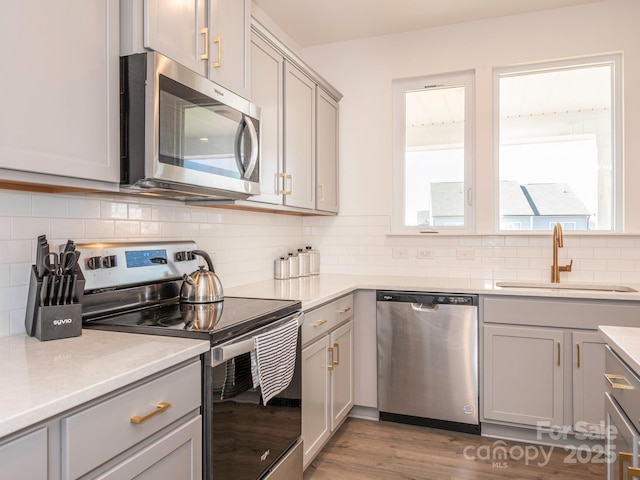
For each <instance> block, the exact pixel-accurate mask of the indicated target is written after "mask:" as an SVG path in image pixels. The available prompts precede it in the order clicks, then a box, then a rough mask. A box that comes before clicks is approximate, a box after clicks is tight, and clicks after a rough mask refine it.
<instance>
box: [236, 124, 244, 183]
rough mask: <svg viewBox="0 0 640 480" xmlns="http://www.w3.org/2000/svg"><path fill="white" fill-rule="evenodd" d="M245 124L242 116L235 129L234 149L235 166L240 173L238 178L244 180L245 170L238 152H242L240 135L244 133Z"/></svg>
mask: <svg viewBox="0 0 640 480" xmlns="http://www.w3.org/2000/svg"><path fill="white" fill-rule="evenodd" d="M245 124H246V120H245V117H244V115H243V116H242V120H240V123H239V124H238V128H237V129H236V139H235V148H234V155H235V157H236V166H237V167H238V172H239V173H240V178H245V176H246V175H245V169H244V164H243V163H242V156H241V155H240V152H241V150H242V134H243V133H244V127H245Z"/></svg>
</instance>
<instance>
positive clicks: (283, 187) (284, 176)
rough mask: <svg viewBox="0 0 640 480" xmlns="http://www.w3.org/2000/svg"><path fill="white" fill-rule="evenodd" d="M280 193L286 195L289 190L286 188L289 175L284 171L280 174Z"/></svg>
mask: <svg viewBox="0 0 640 480" xmlns="http://www.w3.org/2000/svg"><path fill="white" fill-rule="evenodd" d="M281 178H282V188H280V179H281ZM277 181H278V188H277V190H278V195H286V194H287V191H286V190H285V188H286V185H287V175H286V174H284V173H279V174H278V180H277Z"/></svg>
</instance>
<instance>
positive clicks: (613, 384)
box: [604, 373, 634, 390]
mask: <svg viewBox="0 0 640 480" xmlns="http://www.w3.org/2000/svg"><path fill="white" fill-rule="evenodd" d="M604 378H606V379H607V382H609V385H611V388H614V389H616V390H634V388H633V385H630V384H629V382H628V381H627V379H626V378H625V377H624V375H614V374H613V373H605V374H604ZM616 380H623V381H624V382H625V383H618V382H616Z"/></svg>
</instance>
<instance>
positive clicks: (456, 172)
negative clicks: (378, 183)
mask: <svg viewBox="0 0 640 480" xmlns="http://www.w3.org/2000/svg"><path fill="white" fill-rule="evenodd" d="M471 80H472V75H471V74H465V75H460V74H456V75H449V76H438V77H423V78H420V79H410V80H400V81H396V82H395V83H394V90H395V91H394V101H395V105H394V111H395V115H396V121H395V122H394V123H395V126H396V129H397V131H396V135H395V147H394V148H395V162H394V164H395V166H396V172H395V173H396V176H397V177H398V178H399V181H396V184H395V185H396V189H397V190H398V192H396V194H395V196H394V198H395V201H396V206H397V208H396V215H395V217H397V218H395V223H396V226H397V227H399V229H400V230H407V229H409V230H411V229H413V230H417V231H419V230H423V231H439V230H442V229H466V228H468V227H469V225H470V223H471V221H470V215H471V213H470V212H471V210H470V203H471V202H470V199H471V191H470V168H469V166H468V165H469V163H470V158H471V154H470V152H471V147H470V145H469V142H468V141H467V139H468V138H469V128H470V127H469V122H468V117H469V112H470V108H471V105H472V93H473V87H472V82H471Z"/></svg>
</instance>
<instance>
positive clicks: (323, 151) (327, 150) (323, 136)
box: [316, 87, 338, 213]
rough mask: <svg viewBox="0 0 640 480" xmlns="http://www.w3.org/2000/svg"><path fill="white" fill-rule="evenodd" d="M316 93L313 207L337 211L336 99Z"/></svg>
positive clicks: (320, 91) (325, 94)
mask: <svg viewBox="0 0 640 480" xmlns="http://www.w3.org/2000/svg"><path fill="white" fill-rule="evenodd" d="M316 95H317V100H316V119H317V120H316V184H317V188H316V209H318V210H323V211H326V212H333V213H338V102H336V101H335V100H334V99H333V98H332V97H331V96H330V95H329V94H328V93H327V92H325V91H324V90H323V89H322V88H320V87H318V88H317V90H316Z"/></svg>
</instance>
